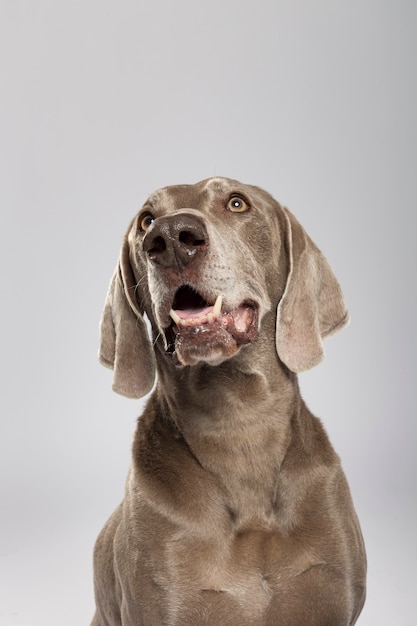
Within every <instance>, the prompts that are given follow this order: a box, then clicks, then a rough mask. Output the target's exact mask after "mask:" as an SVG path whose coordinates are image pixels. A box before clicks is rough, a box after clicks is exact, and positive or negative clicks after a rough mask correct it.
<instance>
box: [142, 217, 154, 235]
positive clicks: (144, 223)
mask: <svg viewBox="0 0 417 626" xmlns="http://www.w3.org/2000/svg"><path fill="white" fill-rule="evenodd" d="M154 219H155V218H154V216H153V215H151V214H150V213H145V215H143V216H142V217H141V220H140V222H139V228H140V229H141V230H142V231H143V232H146V231H147V230H148V228H149V226H150V225H151V224H152V222H153V221H154Z"/></svg>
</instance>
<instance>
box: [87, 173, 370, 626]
mask: <svg viewBox="0 0 417 626" xmlns="http://www.w3.org/2000/svg"><path fill="white" fill-rule="evenodd" d="M145 315H146V317H147V318H148V320H149V322H150V327H151V334H152V338H151V339H150V338H149V334H148V332H147V326H146V323H145V321H144V316H145ZM347 321H348V313H347V311H346V308H345V304H344V302H343V297H342V293H341V290H340V287H339V284H338V282H337V280H336V278H335V276H334V274H333V272H332V270H331V269H330V266H329V264H328V263H327V261H326V259H325V258H324V256H323V255H322V253H321V252H320V251H319V250H318V248H317V247H316V246H315V244H314V243H313V242H312V241H311V239H310V238H309V236H308V235H307V234H306V232H305V231H304V230H303V228H302V227H301V226H300V224H299V223H298V222H297V220H296V219H295V217H294V216H293V215H292V214H291V213H290V212H289V211H288V210H287V209H286V208H284V207H282V206H281V205H280V204H279V203H278V202H276V201H275V200H274V199H273V198H272V197H271V196H270V195H269V194H268V193H266V192H265V191H263V190H262V189H260V188H258V187H254V186H250V185H243V184H241V183H239V182H237V181H234V180H229V179H226V178H211V179H208V180H204V181H202V182H199V183H197V184H195V185H178V186H170V187H166V188H164V189H161V190H159V191H157V192H156V193H154V194H153V195H152V196H151V197H150V198H149V199H148V200H147V202H146V203H145V204H144V206H143V208H142V209H141V210H140V211H139V213H138V215H137V216H136V217H135V218H134V220H133V221H132V223H131V224H130V227H129V229H128V231H127V234H126V236H125V238H124V241H123V245H122V249H121V253H120V258H119V262H118V264H117V267H116V271H115V273H114V276H113V278H112V281H111V284H110V288H109V292H108V295H107V299H106V303H105V307H104V312H103V317H102V321H101V348H100V360H101V362H102V363H103V364H104V365H106V366H108V367H110V368H113V370H114V378H113V388H114V390H115V391H116V392H118V393H121V394H123V395H125V396H128V397H131V398H140V397H142V396H144V395H145V394H146V393H148V392H149V391H150V390H151V389H152V387H153V386H154V380H155V370H156V371H157V382H156V384H155V386H154V388H153V391H152V394H151V395H150V397H149V399H148V401H147V404H146V408H145V410H144V412H143V414H142V416H141V417H140V419H139V422H138V427H137V431H136V435H135V439H134V444H133V455H132V457H133V458H132V465H131V470H130V473H129V476H128V479H127V484H126V492H125V497H124V500H123V502H122V504H121V505H120V506H119V508H117V509H116V511H115V512H114V514H113V515H112V517H111V518H110V519H109V521H108V522H107V524H106V525H105V527H104V529H103V530H102V532H101V534H100V536H99V538H98V540H97V543H96V547H95V553H94V567H95V594H96V606H97V610H96V614H95V616H94V619H93V622H92V624H93V626H121V625H122V626H275V625H276V626H351V625H352V624H354V623H355V622H356V620H357V618H358V616H359V613H360V611H361V609H362V606H363V604H364V600H365V577H366V558H365V551H364V546H363V541H362V536H361V531H360V528H359V524H358V521H357V517H356V514H355V511H354V508H353V504H352V500H351V496H350V492H349V488H348V486H347V483H346V479H345V476H344V474H343V471H342V469H341V465H340V460H339V457H338V456H337V455H336V453H335V452H334V450H333V448H332V446H331V444H330V443H329V440H328V438H327V435H326V433H325V431H324V429H323V427H322V425H321V422H320V421H319V420H318V419H317V418H316V417H314V416H313V415H312V414H311V413H310V411H309V410H308V408H307V407H306V405H305V404H304V402H303V400H302V398H301V396H300V392H299V387H298V383H297V372H301V371H303V370H306V369H308V368H311V367H313V366H314V365H316V364H318V363H319V362H320V361H321V359H322V357H323V342H322V340H323V338H324V337H326V336H327V335H330V334H332V333H335V332H336V331H338V330H340V329H341V328H342V327H343V326H345V324H346V323H347Z"/></svg>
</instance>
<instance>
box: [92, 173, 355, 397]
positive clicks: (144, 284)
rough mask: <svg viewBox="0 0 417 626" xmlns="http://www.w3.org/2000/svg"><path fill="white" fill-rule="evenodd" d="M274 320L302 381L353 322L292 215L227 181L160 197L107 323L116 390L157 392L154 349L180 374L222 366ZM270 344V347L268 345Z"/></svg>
mask: <svg viewBox="0 0 417 626" xmlns="http://www.w3.org/2000/svg"><path fill="white" fill-rule="evenodd" d="M271 312H273V313H274V315H276V327H275V345H276V351H277V354H278V356H279V358H280V360H281V361H282V362H283V363H284V364H285V365H286V366H287V367H288V368H289V369H290V370H292V371H293V372H301V371H303V370H306V369H309V368H311V367H313V366H314V365H316V364H317V363H319V362H320V361H321V359H322V358H323V342H322V339H323V338H324V337H325V336H327V335H329V334H332V333H334V332H336V331H337V330H339V329H341V328H342V327H343V326H344V325H345V324H346V323H347V321H348V313H347V311H346V308H345V305H344V302H343V297H342V293H341V290H340V287H339V284H338V282H337V280H336V278H335V276H334V274H333V272H332V270H331V269H330V266H329V264H328V263H327V261H326V259H325V258H324V256H323V255H322V254H321V252H320V251H319V250H318V248H317V247H316V246H315V245H314V243H313V242H312V241H311V239H310V238H309V237H308V235H307V234H306V232H305V231H304V229H303V228H302V227H301V226H300V224H299V223H298V222H297V220H296V219H295V218H294V216H293V215H292V214H291V213H290V212H289V211H288V210H287V209H285V208H283V207H281V205H280V204H278V203H277V202H276V201H275V200H274V199H273V198H272V197H271V196H270V195H269V194H267V193H266V192H265V191H263V190H262V189H259V188H258V187H253V186H249V185H242V184H241V183H238V182H237V181H233V180H229V179H226V178H212V179H208V180H206V181H202V182H200V183H197V184H196V185H178V186H172V187H166V188H164V189H161V190H159V191H157V192H156V193H154V194H153V195H152V196H151V197H150V198H149V199H148V200H147V202H146V203H145V204H144V206H143V208H142V209H141V210H140V211H139V213H138V215H137V216H136V217H135V218H134V220H133V221H132V223H131V225H130V227H129V229H128V232H127V234H126V236H125V239H124V242H123V245H122V250H121V253H120V258H119V262H118V265H117V267H116V271H115V273H114V275H113V278H112V281H111V283H110V288H109V292H108V294H107V299H106V303H105V307H104V311H103V316H102V321H101V346H100V361H101V362H102V363H103V364H104V365H106V366H108V367H111V368H113V369H114V381H113V388H114V390H115V391H117V392H118V393H121V394H123V395H126V396H128V397H141V396H143V395H145V394H146V393H147V392H148V391H149V390H150V389H151V387H152V385H153V382H154V376H155V356H154V350H153V347H152V343H151V341H150V339H149V336H148V333H147V329H146V325H145V322H144V319H143V316H144V314H146V315H147V317H148V318H149V320H150V323H151V326H152V332H153V336H154V337H153V339H154V341H160V340H162V341H163V346H164V352H165V355H164V358H167V359H171V360H172V361H173V363H174V364H175V365H176V366H177V367H185V366H195V365H197V364H199V363H207V364H209V365H211V366H216V365H218V364H220V363H221V362H222V361H224V360H226V359H230V358H232V357H235V355H237V353H238V352H239V351H240V350H241V348H242V346H247V347H246V348H245V349H250V348H249V347H248V346H249V345H250V344H254V343H256V342H257V341H258V337H259V333H260V332H262V328H263V326H262V321H263V320H264V318H265V316H267V314H271ZM271 341H274V338H273V337H271Z"/></svg>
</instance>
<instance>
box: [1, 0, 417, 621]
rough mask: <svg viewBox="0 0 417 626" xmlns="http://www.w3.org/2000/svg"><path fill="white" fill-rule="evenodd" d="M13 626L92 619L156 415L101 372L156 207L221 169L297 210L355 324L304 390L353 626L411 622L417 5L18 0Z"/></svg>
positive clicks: (11, 347) (8, 253) (10, 62)
mask: <svg viewBox="0 0 417 626" xmlns="http://www.w3.org/2000/svg"><path fill="white" fill-rule="evenodd" d="M0 6H1V18H0V24H1V26H0V29H1V33H0V64H1V76H0V89H1V92H2V93H1V113H0V124H1V127H0V128H1V136H0V148H1V151H0V158H1V189H0V194H1V195H0V201H1V246H0V252H1V256H2V259H1V265H0V266H1V272H2V277H1V294H2V297H1V316H2V326H1V328H2V349H1V365H2V376H1V381H2V391H1V403H2V406H1V438H0V444H1V451H0V462H1V499H0V502H1V516H0V519H1V533H0V542H1V543H0V566H1V572H0V575H1V585H0V623H1V624H2V625H3V624H4V625H5V626H9V625H10V626H17V625H19V626H41V625H42V626H46V625H48V626H49V625H51V626H52V625H54V626H57V625H59V626H70V625H71V626H74V625H75V624H80V625H81V624H87V623H88V622H89V619H90V617H91V615H92V612H93V591H92V573H91V552H92V548H93V543H94V540H95V537H96V535H97V533H98V531H99V529H100V527H101V526H102V524H103V523H104V521H105V519H106V517H107V516H108V515H109V513H110V512H111V511H112V509H113V508H114V507H115V506H116V504H117V503H118V502H119V500H120V499H121V496H122V492H123V483H124V479H125V475H126V471H127V468H128V463H129V454H130V444H131V438H132V433H133V429H134V425H135V419H136V417H137V415H138V414H139V413H140V411H141V406H142V403H140V402H139V403H138V402H135V401H129V400H126V399H124V398H121V397H118V396H116V395H115V394H114V393H113V392H112V391H111V373H110V372H108V371H107V370H105V369H104V368H101V366H100V365H99V364H98V362H97V360H96V354H97V345H98V320H99V317H100V313H101V307H102V304H103V301H104V296H105V293H106V290H107V285H108V282H109V279H110V276H111V273H112V271H113V267H114V265H115V262H116V259H117V255H118V251H119V246H120V242H121V239H122V236H123V234H124V231H125V229H126V227H127V225H128V223H129V221H130V219H131V217H132V216H133V214H134V213H135V212H136V211H137V209H138V208H139V207H140V205H141V204H142V202H143V201H144V200H145V198H146V197H147V196H148V194H149V193H150V192H151V191H153V190H154V189H156V188H158V187H161V186H164V185H167V184H173V183H180V182H181V183H183V182H186V183H187V182H196V181H197V180H200V179H202V178H206V177H208V176H211V175H215V174H218V175H224V176H230V177H234V178H237V179H239V180H242V181H244V182H249V183H253V184H257V185H260V186H262V187H265V188H266V189H267V190H268V191H270V192H271V193H272V194H273V195H275V196H276V197H277V198H278V199H279V200H281V201H282V202H283V203H285V204H287V205H288V206H289V207H290V209H291V210H292V211H293V212H294V213H295V214H296V215H297V217H298V218H299V220H300V221H301V223H302V224H303V225H304V227H305V228H306V230H307V231H308V232H309V234H310V235H311V237H312V238H313V239H314V241H315V242H316V243H317V245H319V247H320V248H321V249H322V250H323V251H324V253H325V254H326V256H327V257H328V259H329V261H330V263H331V265H332V266H333V268H334V270H335V273H336V275H337V276H338V278H339V280H340V282H341V284H342V287H343V290H344V294H345V298H346V301H347V303H348V305H349V309H350V313H351V317H352V323H351V325H350V326H349V327H348V329H347V330H344V331H343V332H342V333H341V334H340V335H337V336H336V337H333V338H331V339H329V340H328V342H327V343H326V346H327V359H326V360H325V362H324V363H323V364H322V365H320V366H319V367H317V368H316V369H315V370H313V371H311V372H309V373H306V374H303V375H302V376H301V387H302V390H303V394H304V396H305V398H306V400H307V403H308V404H309V406H310V408H311V409H312V410H313V411H314V412H315V413H316V414H317V415H319V416H320V417H321V418H322V419H323V421H324V423H325V426H326V428H327V430H328V432H329V434H330V436H331V439H332V441H333V444H334V446H335V447H336V449H337V451H338V452H339V454H340V455H341V457H342V460H343V465H344V468H345V471H346V473H347V476H348V478H349V481H350V485H351V489H352V493H353V497H354V500H355V503H356V507H357V511H358V514H359V517H360V519H361V522H362V527H363V532H364V535H365V540H366V543H367V548H368V556H369V592H368V602H367V605H366V608H365V610H364V612H363V614H362V616H361V618H360V620H359V624H361V625H363V626H366V625H375V626H381V625H382V626H383V625H387V626H388V625H389V626H392V625H393V624H394V625H395V626H397V625H407V626H411V625H412V624H415V623H416V622H415V619H416V618H415V615H416V609H417V599H416V598H417V596H416V593H415V587H416V583H417V580H416V573H415V565H414V564H415V559H416V539H415V528H416V527H417V519H416V462H415V452H414V449H415V442H416V427H415V420H416V398H415V383H414V378H415V374H416V368H417V363H416V358H415V352H416V331H415V326H416V297H415V286H416V285H415V265H416V262H415V251H414V241H415V222H414V218H413V215H412V214H413V213H414V211H415V202H416V196H417V184H416V183H417V172H416V161H417V159H416V139H417V137H416V112H417V97H416V96H417V90H416V53H417V50H416V47H417V46H416V40H417V32H416V13H417V11H416V4H415V3H414V2H412V1H406V0H396V1H395V2H387V1H381V0H380V1H367V0H364V1H361V2H359V1H357V0H350V1H349V2H348V1H340V2H339V1H336V0H334V1H333V2H330V1H327V2H326V1H324V0H317V1H315V2H313V1H311V2H309V1H308V0H301V1H292V2H290V1H289V0H287V1H284V2H280V1H279V0H274V1H272V0H271V1H267V0H257V2H245V1H243V2H242V1H241V2H238V1H233V0H222V1H221V2H220V1H219V0H211V1H210V2H206V3H199V2H195V1H194V2H192V1H191V0H176V1H175V2H168V1H167V0H166V1H155V2H152V3H150V2H147V3H145V2H144V1H141V2H140V1H136V2H134V1H133V0H131V1H120V0H119V1H118V2H108V1H107V0H101V1H98V0H82V1H78V0H73V1H68V2H60V1H57V0H37V1H31V0H2V2H1V5H0Z"/></svg>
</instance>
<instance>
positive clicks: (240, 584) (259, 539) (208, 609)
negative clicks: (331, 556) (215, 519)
mask: <svg viewBox="0 0 417 626" xmlns="http://www.w3.org/2000/svg"><path fill="white" fill-rule="evenodd" d="M165 556H166V559H165V564H166V571H165V574H164V578H165V576H166V578H165V581H164V582H165V584H167V583H168V585H167V589H168V594H169V596H170V598H171V600H173V599H174V598H175V601H169V606H171V607H172V606H176V607H177V609H178V610H179V614H180V615H181V619H182V620H183V621H181V624H184V625H185V624H197V623H207V624H210V625H211V624H229V621H228V619H229V617H228V616H230V615H233V619H234V620H238V621H235V622H233V623H235V624H237V623H239V625H241V626H244V625H245V624H254V623H256V624H263V621H262V620H263V616H264V615H265V614H266V611H267V608H268V606H269V605H270V603H271V601H272V599H273V598H274V596H276V595H277V594H281V593H282V592H284V590H285V591H288V589H289V588H290V587H291V584H292V583H291V581H293V580H294V579H295V578H296V576H297V575H298V574H300V573H301V572H303V571H305V570H306V569H308V568H309V567H311V565H312V564H313V562H314V559H313V558H312V556H311V555H310V554H309V553H306V552H305V551H304V553H302V552H301V551H300V550H299V549H295V550H294V545H290V543H289V542H288V540H286V539H285V538H284V537H283V536H282V535H280V533H279V532H278V531H276V532H274V531H272V530H268V531H266V530H260V529H256V530H255V529H253V530H246V531H243V532H241V533H238V534H236V535H234V536H230V537H222V538H219V537H216V538H205V539H204V538H202V537H198V538H190V537H182V538H179V537H178V536H176V537H173V538H172V540H169V541H167V543H166V546H165ZM180 607H181V608H180ZM177 609H175V610H177ZM187 615H188V616H189V617H186V616H187ZM204 615H206V616H210V619H209V621H207V622H205V621H203V617H202V616H204ZM187 620H188V621H187ZM199 620H200V621H199ZM216 620H217V621H216ZM173 623H176V622H175V620H174V621H173Z"/></svg>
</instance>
